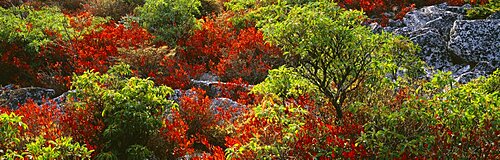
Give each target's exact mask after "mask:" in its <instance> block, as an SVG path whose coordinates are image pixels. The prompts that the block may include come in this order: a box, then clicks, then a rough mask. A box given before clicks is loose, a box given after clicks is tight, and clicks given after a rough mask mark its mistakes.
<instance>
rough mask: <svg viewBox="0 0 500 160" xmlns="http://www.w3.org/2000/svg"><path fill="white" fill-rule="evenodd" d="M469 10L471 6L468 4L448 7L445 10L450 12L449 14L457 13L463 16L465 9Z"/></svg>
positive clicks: (465, 12)
mask: <svg viewBox="0 0 500 160" xmlns="http://www.w3.org/2000/svg"><path fill="white" fill-rule="evenodd" d="M470 8H472V6H471V5H470V4H465V5H463V6H448V7H447V8H446V9H445V10H446V11H450V12H454V13H458V14H461V15H465V14H467V9H470Z"/></svg>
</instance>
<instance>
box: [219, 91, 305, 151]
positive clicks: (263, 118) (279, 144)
mask: <svg viewBox="0 0 500 160" xmlns="http://www.w3.org/2000/svg"><path fill="white" fill-rule="evenodd" d="M306 114H307V111H306V110H304V109H303V108H301V107H300V106H295V105H287V106H283V105H279V104H277V103H274V102H273V101H272V99H268V100H263V101H262V102H261V104H259V105H258V106H255V107H253V108H252V110H251V111H250V112H248V113H246V114H245V115H243V116H242V117H240V118H241V119H238V120H237V121H236V122H235V125H234V130H233V133H234V135H233V137H228V138H226V141H227V145H228V146H229V148H227V149H226V156H227V159H233V158H237V159H280V158H281V159H282V158H287V155H288V154H289V152H292V153H293V151H292V150H291V149H292V146H290V145H289V144H293V142H294V141H295V140H296V137H295V134H297V132H299V130H300V128H301V126H303V125H304V117H305V116H304V115H306ZM288 158H290V157H288Z"/></svg>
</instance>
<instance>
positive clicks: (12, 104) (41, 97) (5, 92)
mask: <svg viewBox="0 0 500 160" xmlns="http://www.w3.org/2000/svg"><path fill="white" fill-rule="evenodd" d="M54 95H55V91H54V90H53V89H46V88H40V87H26V88H19V87H16V86H14V85H6V86H4V87H1V88H0V106H7V107H9V108H12V109H17V108H18V107H19V105H22V104H25V103H26V102H27V101H28V100H29V99H31V100H33V102H35V103H37V104H42V103H43V102H45V100H46V99H48V98H52V97H53V96H54Z"/></svg>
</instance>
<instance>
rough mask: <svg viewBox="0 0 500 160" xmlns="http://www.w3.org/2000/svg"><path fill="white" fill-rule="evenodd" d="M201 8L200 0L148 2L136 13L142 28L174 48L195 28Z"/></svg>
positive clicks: (153, 0)
mask: <svg viewBox="0 0 500 160" xmlns="http://www.w3.org/2000/svg"><path fill="white" fill-rule="evenodd" d="M200 6H201V3H200V1H199V0H146V3H145V4H144V6H142V7H137V8H136V11H137V13H138V16H139V21H140V23H141V24H142V26H144V27H145V28H147V29H148V30H149V31H150V32H151V33H153V34H154V35H155V36H157V38H158V40H163V41H165V42H166V43H168V44H169V46H170V47H173V46H175V44H176V43H177V40H178V39H180V38H183V37H184V36H186V35H187V34H189V32H190V31H191V30H192V29H193V28H195V26H196V18H195V16H196V15H198V14H200V11H199V10H198V8H199V7H200Z"/></svg>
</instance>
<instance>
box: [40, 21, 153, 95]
mask: <svg viewBox="0 0 500 160" xmlns="http://www.w3.org/2000/svg"><path fill="white" fill-rule="evenodd" d="M80 16H84V17H85V16H88V15H87V14H85V15H80ZM90 23H91V22H89V21H86V22H85V23H83V24H82V22H77V21H71V26H72V27H73V28H85V26H87V25H89V24H90ZM99 28H101V29H99V30H91V31H89V33H87V34H84V35H82V36H79V37H73V38H72V39H71V40H70V41H64V40H57V41H56V42H55V44H52V45H49V46H46V47H44V48H43V51H42V52H40V54H39V55H38V57H37V60H38V61H40V62H42V64H43V65H44V67H41V68H40V69H42V73H44V74H46V75H44V76H45V77H54V78H55V79H56V80H57V81H58V82H60V83H63V84H66V85H67V87H69V85H70V83H69V80H70V76H72V75H73V73H76V74H81V73H83V72H85V71H87V70H94V71H96V72H101V73H104V72H106V71H107V69H108V68H109V66H112V65H113V64H114V63H115V61H117V59H119V58H120V55H119V54H118V48H139V47H144V46H146V45H149V44H150V42H151V41H150V40H151V39H152V38H153V37H152V35H151V34H149V33H148V32H147V31H146V30H144V29H142V28H140V27H139V26H137V25H133V26H132V27H131V28H126V27H125V26H123V25H117V24H115V23H113V22H110V23H107V24H102V25H100V26H99ZM48 32H49V31H48ZM54 36H58V37H61V35H54Z"/></svg>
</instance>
